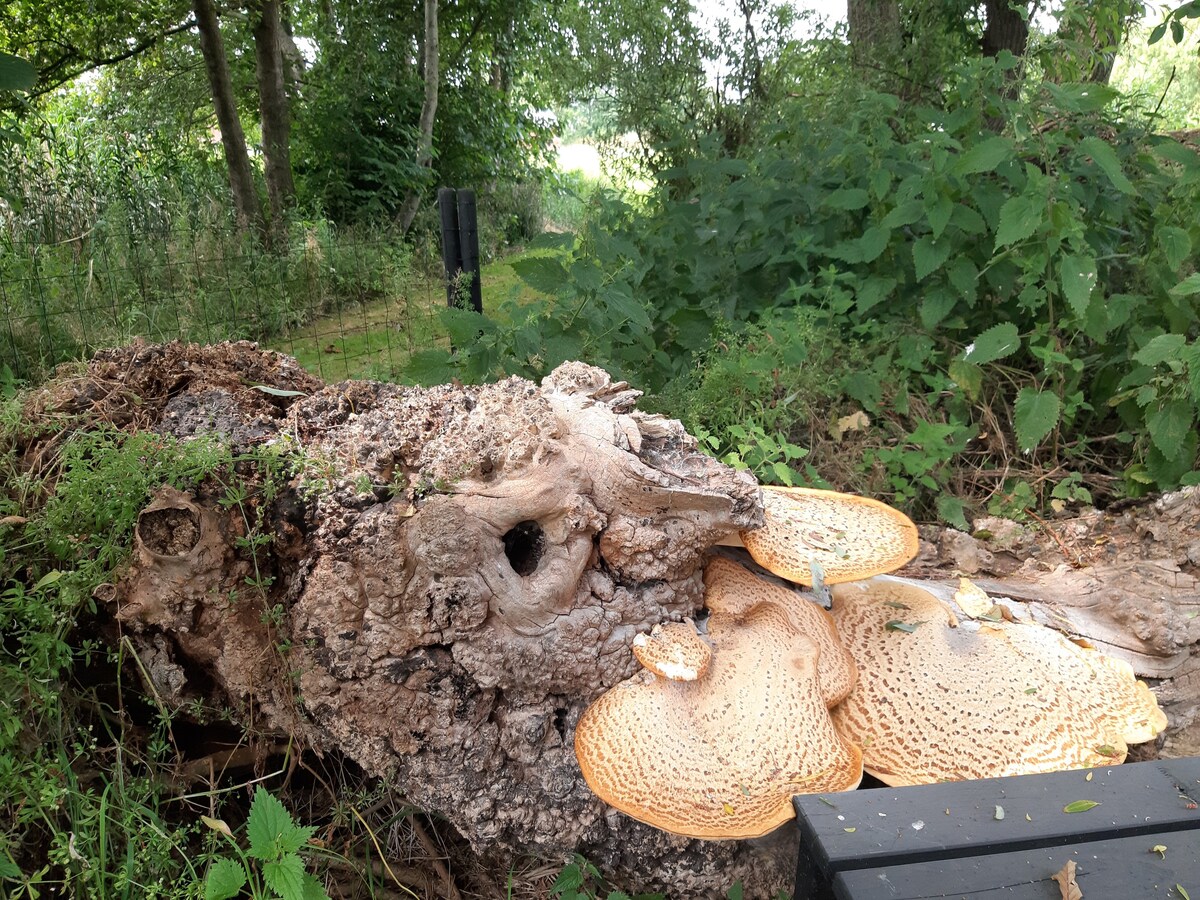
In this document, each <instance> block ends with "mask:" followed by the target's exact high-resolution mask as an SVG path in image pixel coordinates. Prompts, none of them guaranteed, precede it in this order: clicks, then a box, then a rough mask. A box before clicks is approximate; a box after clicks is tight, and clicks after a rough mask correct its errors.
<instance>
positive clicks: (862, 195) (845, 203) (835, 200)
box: [825, 188, 871, 210]
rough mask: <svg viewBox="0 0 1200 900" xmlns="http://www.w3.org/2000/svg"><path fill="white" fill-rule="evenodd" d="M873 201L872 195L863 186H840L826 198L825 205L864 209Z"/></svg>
mask: <svg viewBox="0 0 1200 900" xmlns="http://www.w3.org/2000/svg"><path fill="white" fill-rule="evenodd" d="M870 202H871V198H870V196H869V195H868V194H867V192H866V191H864V190H863V189H862V188H838V189H837V190H836V191H834V192H833V193H832V194H830V195H829V196H828V197H826V198H825V205H826V206H831V207H833V208H834V209H845V210H855V209H862V208H863V207H864V206H866V205H867V204H868V203H870Z"/></svg>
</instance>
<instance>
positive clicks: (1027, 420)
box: [1013, 387, 1062, 450]
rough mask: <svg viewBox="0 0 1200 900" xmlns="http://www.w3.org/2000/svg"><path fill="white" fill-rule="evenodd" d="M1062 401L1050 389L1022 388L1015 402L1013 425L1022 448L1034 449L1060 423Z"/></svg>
mask: <svg viewBox="0 0 1200 900" xmlns="http://www.w3.org/2000/svg"><path fill="white" fill-rule="evenodd" d="M1061 411H1062V401H1061V400H1059V399H1058V397H1057V396H1056V395H1054V394H1052V393H1050V392H1049V391H1038V390H1034V389H1033V388H1028V387H1025V388H1021V390H1020V391H1018V392H1017V399H1016V402H1015V403H1013V427H1014V428H1015V429H1016V432H1017V444H1018V445H1019V446H1020V448H1021V449H1022V450H1032V449H1033V448H1034V447H1036V446H1037V445H1038V444H1039V443H1041V442H1042V440H1043V439H1044V438H1045V437H1046V435H1048V434H1049V433H1050V432H1051V431H1053V430H1054V426H1055V425H1057V424H1058V416H1059V413H1060V412H1061Z"/></svg>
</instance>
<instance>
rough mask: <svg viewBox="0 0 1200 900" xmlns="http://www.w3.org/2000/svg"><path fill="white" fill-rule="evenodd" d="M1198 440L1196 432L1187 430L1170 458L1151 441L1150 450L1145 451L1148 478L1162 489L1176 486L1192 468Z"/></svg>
mask: <svg viewBox="0 0 1200 900" xmlns="http://www.w3.org/2000/svg"><path fill="white" fill-rule="evenodd" d="M1198 442H1200V441H1198V439H1197V435H1196V432H1195V431H1194V430H1192V431H1189V432H1188V433H1187V434H1186V435H1184V438H1183V446H1182V448H1181V449H1180V452H1178V453H1176V454H1175V455H1174V456H1173V457H1172V458H1168V457H1167V456H1166V454H1164V453H1163V452H1162V451H1161V450H1159V449H1158V447H1157V446H1156V445H1155V444H1153V443H1151V445H1150V450H1149V451H1148V452H1147V453H1146V473H1147V474H1148V476H1149V478H1150V480H1151V481H1152V482H1153V483H1154V484H1155V485H1157V486H1158V487H1159V488H1161V489H1163V490H1170V489H1171V488H1174V487H1177V486H1178V485H1179V483H1180V482H1181V480H1182V479H1184V478H1186V477H1187V475H1188V473H1189V472H1191V470H1192V466H1193V465H1194V460H1195V459H1196V450H1197V443H1198Z"/></svg>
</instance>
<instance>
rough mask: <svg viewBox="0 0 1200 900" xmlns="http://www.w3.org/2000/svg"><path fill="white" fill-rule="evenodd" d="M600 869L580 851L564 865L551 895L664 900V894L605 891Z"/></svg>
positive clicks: (572, 899)
mask: <svg viewBox="0 0 1200 900" xmlns="http://www.w3.org/2000/svg"><path fill="white" fill-rule="evenodd" d="M602 884H603V879H602V878H601V876H600V871H599V869H597V868H596V867H595V866H594V865H592V864H591V863H590V862H588V861H587V860H586V859H584V857H582V856H580V855H579V854H578V853H576V854H575V856H574V857H573V858H572V860H571V862H569V863H567V864H566V865H565V866H563V870H562V871H561V872H559V874H558V878H556V879H555V880H554V884H553V886H552V887H551V888H550V896H551V897H558V898H559V900H663V895H662V894H636V895H634V896H633V897H630V896H629V894H626V893H625V892H624V891H607V892H606V891H605V890H604V888H603V887H602V886H600V885H602Z"/></svg>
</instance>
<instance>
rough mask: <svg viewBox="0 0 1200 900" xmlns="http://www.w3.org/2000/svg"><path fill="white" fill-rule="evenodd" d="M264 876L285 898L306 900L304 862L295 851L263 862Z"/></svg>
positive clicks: (277, 892) (272, 887)
mask: <svg viewBox="0 0 1200 900" xmlns="http://www.w3.org/2000/svg"><path fill="white" fill-rule="evenodd" d="M262 876H263V881H265V882H266V883H267V887H269V888H270V889H271V890H273V891H274V892H275V893H276V894H278V895H279V896H280V897H282V898H283V900H304V863H303V862H301V860H300V857H298V856H297V855H296V854H295V853H288V854H286V855H284V856H282V857H281V858H279V859H273V860H271V861H269V862H265V863H263V866H262Z"/></svg>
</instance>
